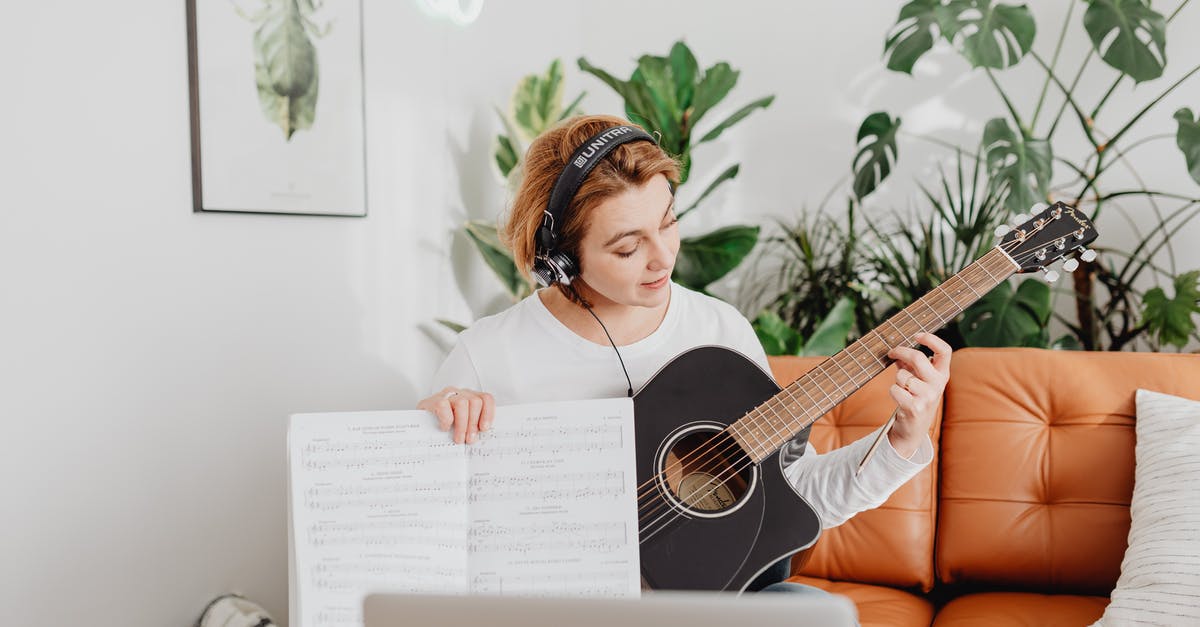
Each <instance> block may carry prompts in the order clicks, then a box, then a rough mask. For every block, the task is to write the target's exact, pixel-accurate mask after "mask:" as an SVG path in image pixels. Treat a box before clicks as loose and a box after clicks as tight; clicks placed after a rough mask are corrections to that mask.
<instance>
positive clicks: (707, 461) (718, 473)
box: [638, 267, 990, 539]
mask: <svg viewBox="0 0 1200 627" xmlns="http://www.w3.org/2000/svg"><path fill="white" fill-rule="evenodd" d="M970 274H976V275H981V274H988V275H989V276H990V273H988V272H987V271H986V270H984V269H983V268H981V267H975V268H973V269H972V270H971V271H970ZM950 300H951V302H953V299H950ZM897 315H898V314H897ZM947 320H948V318H947ZM942 324H944V321H941V320H939V324H938V325H937V327H938V328H940V327H941V326H942ZM886 344H887V345H888V346H889V350H890V349H891V348H892V346H890V343H886ZM899 345H904V344H898V345H897V346H899ZM827 361H828V360H826V362H822V363H821V364H819V365H818V366H817V368H820V367H822V366H823V365H824V364H825V363H827ZM814 370H816V369H814ZM790 385H791V384H789V387H790ZM763 404H764V405H765V403H763ZM835 405H836V404H835ZM760 407H761V405H760ZM755 411H759V413H760V414H761V415H762V417H766V414H765V413H763V412H761V410H759V408H758V407H756V408H755V409H753V410H751V411H749V412H747V413H746V416H750V415H752V414H753V413H754V412H755ZM820 416H821V414H818V415H816V416H814V417H811V418H810V417H808V416H805V417H803V418H800V420H799V421H800V422H801V423H802V424H801V426H800V427H799V429H795V431H796V432H799V431H802V430H803V429H805V428H807V427H808V426H809V425H810V424H812V423H813V422H816V420H817V419H819V418H820ZM791 417H792V418H795V417H794V416H791ZM788 425H789V427H790V426H791V422H790V421H789V423H788ZM727 429H728V428H727ZM735 432H736V430H735ZM720 433H721V434H724V433H726V430H722V431H721V432H720ZM776 435H781V434H780V433H779V432H778V431H776ZM768 437H769V436H768ZM730 439H733V438H730ZM755 439H758V438H755ZM718 440H724V438H720V437H719V436H718V437H714V438H713V439H712V440H710V442H709V443H706V444H710V445H709V446H708V447H707V449H708V450H703V449H704V448H705V447H701V448H700V449H698V450H697V451H693V452H692V454H690V456H692V457H698V456H704V457H703V458H702V459H701V460H700V463H699V466H700V467H699V468H697V469H695V470H694V471H692V472H707V473H708V474H710V475H713V472H712V471H714V470H715V476H712V478H711V479H710V480H709V481H707V482H706V485H711V488H710V489H709V490H708V492H706V493H704V494H703V495H702V497H701V498H705V497H708V496H709V495H711V494H713V493H715V492H716V491H718V490H720V489H721V487H722V486H724V485H726V484H727V483H728V482H729V481H731V480H733V479H734V478H735V477H736V476H738V475H740V473H741V471H742V470H744V469H745V468H748V467H750V466H753V465H755V462H751V463H749V464H744V465H742V466H740V467H739V466H738V465H737V464H736V463H735V464H726V463H722V462H723V461H724V460H725V459H726V458H727V457H729V456H730V455H731V453H733V454H736V452H737V450H738V449H739V448H740V447H739V446H738V445H737V443H736V441H735V442H734V444H732V445H726V446H725V447H724V448H723V450H721V451H718V452H717V454H716V455H713V454H712V453H711V451H712V449H713V448H716V447H717V446H720V444H711V443H712V442H716V441H718ZM747 444H749V445H751V446H754V444H753V443H751V442H747ZM760 444H761V440H760ZM775 448H777V447H775ZM760 452H762V451H759V450H757V447H756V448H755V449H752V450H751V451H750V452H749V453H760ZM746 456H747V457H750V456H751V455H750V454H747V455H746ZM677 465H678V464H677ZM713 466H715V467H716V468H713ZM731 469H732V470H733V473H732V476H729V477H723V475H724V474H726V472H728V471H729V470H731ZM665 473H666V469H664V472H662V473H658V475H657V476H655V477H652V478H651V479H650V480H649V481H647V482H646V483H645V484H643V485H647V484H651V483H652V482H655V484H656V485H654V487H659V488H661V481H662V479H661V475H663V474H665ZM718 479H719V481H718ZM645 494H646V496H649V497H650V499H651V500H650V501H649V502H648V503H646V504H643V505H641V506H640V507H639V521H638V522H639V525H643V523H645V520H646V519H647V518H648V517H650V516H654V515H655V514H656V513H658V512H659V511H660V510H662V509H663V507H667V506H669V505H670V503H669V502H668V501H667V500H666V498H665V496H664V495H663V494H662V491H661V489H658V490H653V489H652V490H648V491H646V492H645ZM654 497H658V498H654ZM692 498H695V497H692ZM642 500H644V499H643V494H642V493H639V501H642ZM646 505H649V506H651V507H652V509H651V510H650V511H648V512H644V513H643V512H642V510H643V509H645V506H646ZM669 513H670V510H668V512H667V514H669ZM661 519H662V516H659V517H658V518H657V519H655V520H652V521H650V522H649V523H645V525H644V526H645V527H649V526H650V525H653V524H655V523H657V522H658V521H659V520H661ZM670 522H673V519H672V520H668V521H667V523H666V524H670ZM663 526H664V527H665V525H663ZM650 536H653V532H652V533H651V534H650ZM650 536H648V537H646V538H645V539H649V537H650Z"/></svg>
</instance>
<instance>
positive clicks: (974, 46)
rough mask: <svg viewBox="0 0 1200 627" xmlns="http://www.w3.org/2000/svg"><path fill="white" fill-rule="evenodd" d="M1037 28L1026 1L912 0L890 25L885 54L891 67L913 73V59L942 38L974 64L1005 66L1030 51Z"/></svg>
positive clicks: (1008, 65)
mask: <svg viewBox="0 0 1200 627" xmlns="http://www.w3.org/2000/svg"><path fill="white" fill-rule="evenodd" d="M1036 34H1037V24H1036V23H1035V22H1034V20H1033V14H1032V13H1030V12H1029V9H1028V8H1026V7H1025V5H1020V6H1014V5H1009V4H997V5H993V4H992V2H991V0H946V1H943V0H913V1H912V2H909V3H908V4H906V5H904V6H903V7H901V9H900V16H899V17H898V18H897V19H896V24H895V25H893V26H892V28H891V30H889V31H888V36H887V39H886V40H885V41H884V44H883V55H884V57H885V58H886V59H887V67H888V69H889V70H895V71H897V72H904V73H906V74H912V68H913V65H914V64H915V63H916V62H917V61H918V60H919V59H920V58H921V57H922V56H924V55H925V53H927V52H929V50H930V49H932V48H933V44H934V42H935V41H936V40H937V39H939V38H941V39H945V40H946V41H948V42H950V43H951V44H953V45H954V47H955V49H956V50H958V51H959V53H960V54H961V55H962V56H963V58H965V59H966V60H967V61H968V62H969V63H970V64H971V66H972V67H987V68H994V69H1004V68H1007V67H1011V66H1013V65H1015V64H1016V63H1017V62H1019V61H1020V60H1021V59H1022V58H1023V57H1024V56H1025V55H1026V54H1028V53H1029V49H1030V47H1032V46H1033V39H1034V36H1035V35H1036Z"/></svg>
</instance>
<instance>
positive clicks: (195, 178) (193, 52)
mask: <svg viewBox="0 0 1200 627" xmlns="http://www.w3.org/2000/svg"><path fill="white" fill-rule="evenodd" d="M186 3H187V39H188V77H189V81H188V82H189V101H190V103H189V104H190V107H189V109H190V118H191V153H192V154H191V162H192V210H193V211H194V212H206V213H207V212H238V213H271V214H288V215H320V216H352V217H364V216H366V215H367V181H366V107H365V88H364V82H365V81H364V63H363V37H362V34H363V19H362V0H299V1H298V2H292V1H290V0H233V1H230V0H186Z"/></svg>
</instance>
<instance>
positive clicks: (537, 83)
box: [509, 59, 563, 141]
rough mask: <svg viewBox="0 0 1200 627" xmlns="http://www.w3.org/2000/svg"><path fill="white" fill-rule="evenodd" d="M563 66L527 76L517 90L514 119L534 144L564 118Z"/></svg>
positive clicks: (556, 63) (556, 64)
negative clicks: (534, 139)
mask: <svg viewBox="0 0 1200 627" xmlns="http://www.w3.org/2000/svg"><path fill="white" fill-rule="evenodd" d="M562 95H563V84H562V65H561V63H560V62H559V60H558V59H555V60H553V61H551V62H550V67H549V68H547V69H546V72H545V74H541V75H538V74H530V75H528V76H525V77H523V78H522V79H521V80H520V81H519V82H518V83H517V86H516V88H514V89H513V95H512V99H511V100H510V105H509V106H510V113H509V115H510V117H511V118H512V120H513V122H514V123H515V125H516V127H517V130H518V131H519V132H520V133H521V137H522V139H524V140H526V141H532V140H533V138H535V137H537V136H538V135H541V134H542V132H543V131H545V130H546V129H548V128H550V127H551V126H552V125H554V123H556V122H558V120H559V119H561V118H562V110H561V107H562Z"/></svg>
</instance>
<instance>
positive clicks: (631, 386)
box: [567, 283, 633, 398]
mask: <svg viewBox="0 0 1200 627" xmlns="http://www.w3.org/2000/svg"><path fill="white" fill-rule="evenodd" d="M567 285H568V286H569V287H570V288H571V291H572V292H575V297H576V298H579V301H580V302H581V303H583V308H584V309H586V310H587V312H588V313H590V314H592V317H593V318H595V319H596V322H599V323H600V328H601V329H603V330H604V337H607V338H608V343H609V344H611V345H612V347H613V350H614V351H616V352H617V361H619V362H621V372H624V373H625V383H627V384H629V390H628V391H627V392H626V394H628V395H629V398H633V382H632V381H630V380H629V371H628V370H626V369H625V360H624V359H622V358H621V351H619V350H617V343H616V342H614V341H613V339H612V336H611V335H609V334H608V328H607V327H605V326H604V323H603V322H600V316H597V315H596V312H594V311H592V305H591V303H589V302H587V301H586V300H584V299H583V298H582V297H581V296H579V292H578V291H577V290H576V289H575V286H574V285H571V284H569V283H568V284H567Z"/></svg>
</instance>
